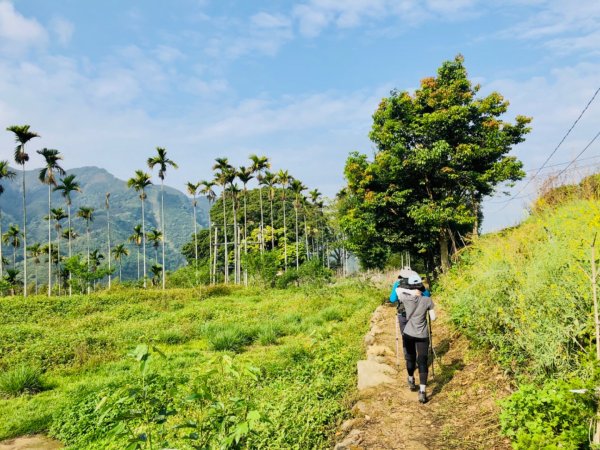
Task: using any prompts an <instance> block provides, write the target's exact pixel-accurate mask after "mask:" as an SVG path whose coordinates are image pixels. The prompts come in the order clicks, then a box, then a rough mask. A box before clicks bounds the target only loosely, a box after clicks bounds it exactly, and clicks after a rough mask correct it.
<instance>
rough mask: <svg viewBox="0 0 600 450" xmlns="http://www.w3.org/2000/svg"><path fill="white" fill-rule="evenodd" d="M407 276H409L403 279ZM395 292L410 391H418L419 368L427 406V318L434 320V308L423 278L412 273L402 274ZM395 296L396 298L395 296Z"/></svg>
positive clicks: (393, 298) (422, 396)
mask: <svg viewBox="0 0 600 450" xmlns="http://www.w3.org/2000/svg"><path fill="white" fill-rule="evenodd" d="M404 275H406V276H404ZM394 287H395V289H394V290H393V292H392V294H391V295H390V301H391V302H392V303H395V302H398V321H399V324H400V330H401V333H402V349H403V351H404V359H405V360H406V371H407V372H408V387H409V388H410V390H411V391H413V392H414V391H416V390H417V386H416V383H415V378H414V373H415V369H416V368H417V366H418V368H419V388H418V390H419V395H418V398H419V402H420V403H426V402H427V394H426V391H425V389H426V387H427V377H428V375H429V367H428V355H429V330H428V325H427V314H429V318H430V320H432V321H433V320H435V318H436V316H435V311H434V304H433V301H432V300H431V298H430V297H429V295H425V292H427V294H429V292H428V291H427V290H426V289H425V286H424V285H423V281H422V280H421V277H420V276H419V275H418V274H417V273H416V272H412V271H410V273H407V272H404V273H403V272H401V273H400V276H399V277H398V281H396V283H394ZM394 294H395V295H394Z"/></svg>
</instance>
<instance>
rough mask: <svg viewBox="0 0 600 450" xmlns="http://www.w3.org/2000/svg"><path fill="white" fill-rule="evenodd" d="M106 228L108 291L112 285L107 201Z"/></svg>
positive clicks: (107, 207)
mask: <svg viewBox="0 0 600 450" xmlns="http://www.w3.org/2000/svg"><path fill="white" fill-rule="evenodd" d="M106 228H107V230H106V236H107V238H108V288H109V289H110V287H111V283H112V274H111V273H110V263H111V261H110V260H111V259H112V258H111V255H112V250H111V248H110V207H109V206H108V201H107V203H106Z"/></svg>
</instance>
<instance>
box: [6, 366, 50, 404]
mask: <svg viewBox="0 0 600 450" xmlns="http://www.w3.org/2000/svg"><path fill="white" fill-rule="evenodd" d="M45 388H46V385H45V383H44V381H43V380H42V372H41V370H40V369H39V368H37V367H31V366H26V365H22V366H19V367H16V368H14V369H9V370H7V371H5V372H2V373H0V395H3V396H5V397H17V396H19V395H23V394H36V393H38V392H41V391H43V390H44V389H45Z"/></svg>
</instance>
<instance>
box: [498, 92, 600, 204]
mask: <svg viewBox="0 0 600 450" xmlns="http://www.w3.org/2000/svg"><path fill="white" fill-rule="evenodd" d="M599 92H600V87H599V88H598V89H596V92H594V95H592V98H590V100H589V101H588V102H587V104H586V105H585V108H583V110H582V111H581V113H579V116H578V117H577V119H575V122H573V125H571V127H570V128H569V129H568V130H567V132H566V133H565V135H564V136H563V138H562V139H561V140H560V142H559V143H558V145H557V146H556V147H554V150H552V153H550V155H549V156H548V157H547V158H546V160H545V161H544V163H543V164H542V165H541V166H540V167H539V168H538V169H537V171H536V173H535V174H534V175H533V176H532V177H531V178H529V179H528V180H527V183H525V184H524V185H523V186H522V187H521V189H519V190H518V191H517V192H516V193H515V194H513V195H512V196H511V198H509V199H508V200H507V201H506V203H505V204H504V206H502V207H501V208H500V209H498V210H497V211H494V212H495V213H496V212H500V211H502V210H503V209H504V208H506V206H507V205H508V204H509V203H510V202H511V201H513V200H516V198H517V196H518V195H519V194H520V193H521V192H523V191H524V190H525V188H526V187H527V186H529V184H530V183H531V182H532V181H533V180H534V179H535V178H536V177H537V176H538V175H539V174H540V172H541V171H542V169H543V168H544V167H546V164H548V161H550V159H551V158H552V157H553V156H554V154H555V153H556V152H557V151H558V149H559V148H560V146H561V145H562V144H563V142H565V139H567V137H568V136H569V135H570V134H571V131H573V128H575V126H576V125H577V123H579V120H581V118H582V117H583V115H584V114H585V112H586V111H587V110H588V108H589V107H590V105H591V104H592V102H593V101H594V100H595V99H596V96H597V95H598V93H599ZM599 134H600V133H599ZM597 137H598V135H596V137H595V138H594V139H593V140H592V141H591V142H590V143H589V144H588V145H587V146H586V147H585V148H584V149H583V150H582V151H581V153H580V154H579V155H581V154H583V152H585V151H586V150H587V148H588V147H589V146H590V145H591V144H592V142H594V141H595V140H596V138H597ZM579 155H578V156H579ZM576 160H577V157H576V158H575V159H574V160H573V161H571V162H570V163H569V165H568V166H567V168H568V167H569V166H571V164H573V163H574V162H575V161H576ZM563 172H564V170H563ZM561 173H562V172H561Z"/></svg>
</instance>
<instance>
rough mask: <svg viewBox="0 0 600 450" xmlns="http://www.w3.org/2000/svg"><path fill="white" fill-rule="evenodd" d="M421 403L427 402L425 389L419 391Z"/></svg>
mask: <svg viewBox="0 0 600 450" xmlns="http://www.w3.org/2000/svg"><path fill="white" fill-rule="evenodd" d="M419 403H427V394H426V393H425V392H423V391H419Z"/></svg>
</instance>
